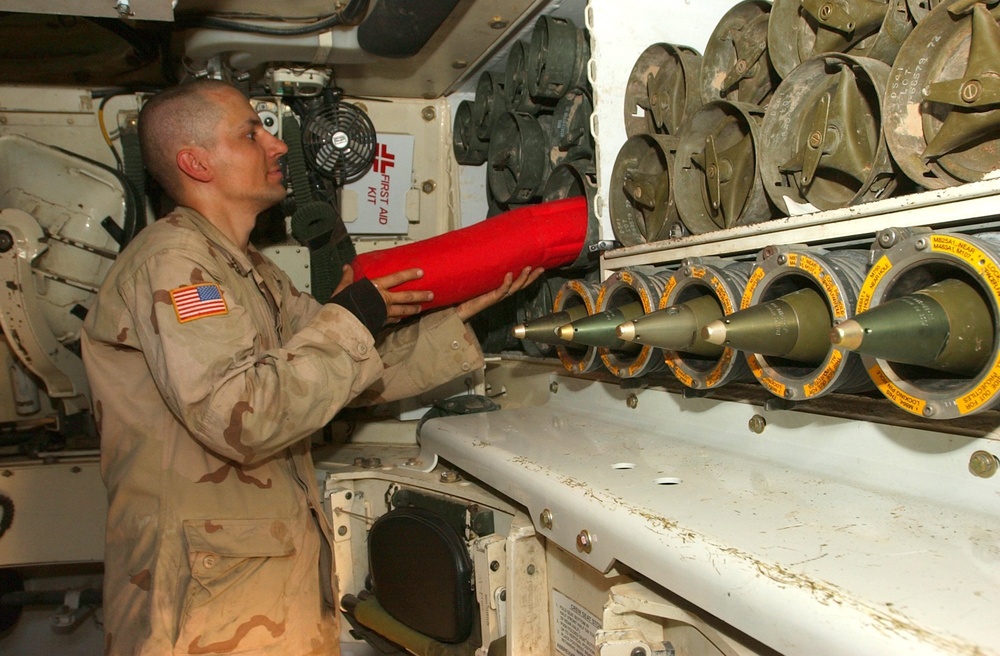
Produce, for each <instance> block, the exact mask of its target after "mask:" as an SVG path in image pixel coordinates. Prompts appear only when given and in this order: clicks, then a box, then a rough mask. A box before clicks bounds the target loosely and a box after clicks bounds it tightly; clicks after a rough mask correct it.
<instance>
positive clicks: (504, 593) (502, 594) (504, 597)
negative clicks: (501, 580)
mask: <svg viewBox="0 0 1000 656" xmlns="http://www.w3.org/2000/svg"><path fill="white" fill-rule="evenodd" d="M500 601H507V591H506V590H501V591H500Z"/></svg>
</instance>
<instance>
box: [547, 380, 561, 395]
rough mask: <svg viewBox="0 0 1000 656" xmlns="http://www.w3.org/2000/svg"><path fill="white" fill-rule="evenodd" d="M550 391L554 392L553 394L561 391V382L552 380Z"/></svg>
mask: <svg viewBox="0 0 1000 656" xmlns="http://www.w3.org/2000/svg"><path fill="white" fill-rule="evenodd" d="M549 391H550V392H552V393H553V394H557V393H558V392H559V383H557V382H556V381H552V382H551V383H549Z"/></svg>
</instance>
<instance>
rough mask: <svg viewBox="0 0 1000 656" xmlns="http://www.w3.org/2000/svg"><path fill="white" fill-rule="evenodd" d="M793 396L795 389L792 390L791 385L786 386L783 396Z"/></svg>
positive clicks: (788, 397)
mask: <svg viewBox="0 0 1000 656" xmlns="http://www.w3.org/2000/svg"><path fill="white" fill-rule="evenodd" d="M793 396H795V390H793V389H792V388H791V387H786V388H785V394H784V397H785V398H786V399H790V398H792V397H793Z"/></svg>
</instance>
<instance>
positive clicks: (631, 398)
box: [625, 394, 639, 410]
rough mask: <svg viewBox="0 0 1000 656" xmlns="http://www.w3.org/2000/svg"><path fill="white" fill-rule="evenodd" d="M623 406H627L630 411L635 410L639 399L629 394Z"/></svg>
mask: <svg viewBox="0 0 1000 656" xmlns="http://www.w3.org/2000/svg"><path fill="white" fill-rule="evenodd" d="M625 405H627V406H628V407H629V408H630V409H632V410H635V409H636V408H637V407H639V397H638V396H636V395H635V394H629V395H628V398H626V399H625Z"/></svg>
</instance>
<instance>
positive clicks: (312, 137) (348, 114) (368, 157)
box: [302, 98, 377, 186]
mask: <svg viewBox="0 0 1000 656" xmlns="http://www.w3.org/2000/svg"><path fill="white" fill-rule="evenodd" d="M376 136H377V135H376V133H375V126H374V125H372V122H371V119H369V118H368V115H367V114H365V113H364V112H363V111H361V110H360V109H358V108H357V107H355V106H354V105H351V104H348V103H342V102H340V101H339V99H337V98H334V100H333V102H330V103H324V104H323V105H321V106H320V107H318V108H317V109H316V110H315V111H313V112H312V113H311V114H309V116H307V117H306V120H305V123H304V124H303V126H302V147H303V149H304V150H305V156H306V160H307V161H308V162H309V165H310V166H311V167H312V169H313V170H314V171H316V172H317V173H319V174H320V175H321V176H323V177H325V178H328V179H330V180H333V181H334V183H336V184H337V185H338V186H343V185H345V184H347V183H350V182H354V181H355V180H359V179H360V178H361V177H362V176H364V174H365V173H367V172H368V171H369V169H370V168H371V165H372V161H373V160H374V159H375V146H376Z"/></svg>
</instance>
